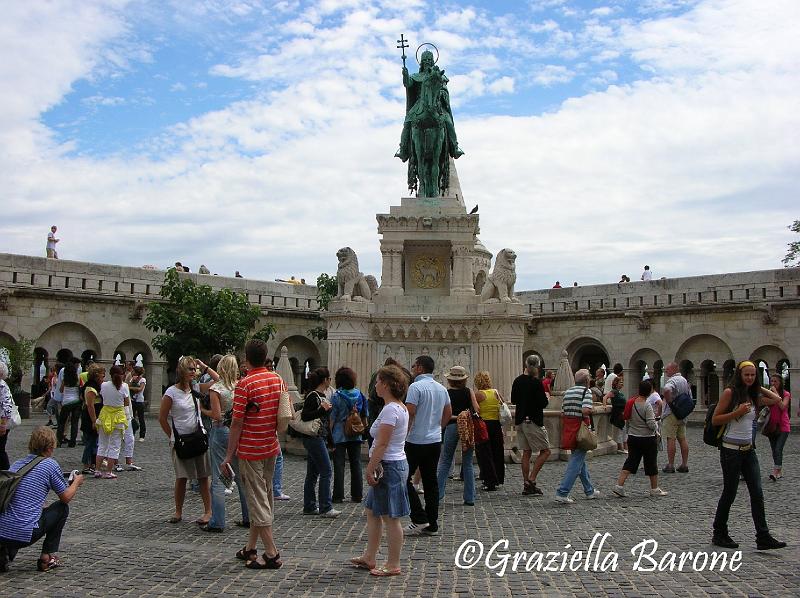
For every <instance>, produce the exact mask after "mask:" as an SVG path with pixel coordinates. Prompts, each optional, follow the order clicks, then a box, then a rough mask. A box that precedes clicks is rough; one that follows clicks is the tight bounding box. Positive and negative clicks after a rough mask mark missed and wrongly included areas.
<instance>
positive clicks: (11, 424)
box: [6, 397, 22, 430]
mask: <svg viewBox="0 0 800 598" xmlns="http://www.w3.org/2000/svg"><path fill="white" fill-rule="evenodd" d="M21 423H22V418H21V417H20V415H19V407H17V404H16V403H15V402H14V397H11V417H10V418H8V421H7V422H6V429H8V430H12V429H14V428H16V427H17V426H18V425H20V424H21Z"/></svg>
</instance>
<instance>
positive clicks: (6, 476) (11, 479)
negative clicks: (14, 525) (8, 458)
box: [0, 457, 44, 513]
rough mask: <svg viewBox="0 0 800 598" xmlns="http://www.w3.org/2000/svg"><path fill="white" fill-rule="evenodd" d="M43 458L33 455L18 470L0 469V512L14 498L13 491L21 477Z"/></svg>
mask: <svg viewBox="0 0 800 598" xmlns="http://www.w3.org/2000/svg"><path fill="white" fill-rule="evenodd" d="M43 460H44V457H34V458H33V459H31V461H30V463H27V464H25V466H23V467H22V468H21V469H20V470H19V471H5V470H4V471H0V513H4V512H5V510H6V509H7V508H8V505H9V504H10V503H11V499H12V498H14V493H15V492H16V491H17V486H19V483H20V482H21V481H22V478H23V477H24V476H25V474H26V473H28V472H29V471H30V470H31V469H33V468H34V467H36V466H37V465H39V463H41V462H42V461H43Z"/></svg>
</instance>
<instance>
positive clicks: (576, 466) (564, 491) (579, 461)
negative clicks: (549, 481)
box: [556, 449, 594, 496]
mask: <svg viewBox="0 0 800 598" xmlns="http://www.w3.org/2000/svg"><path fill="white" fill-rule="evenodd" d="M578 476H580V478H581V484H583V492H584V494H586V496H591V495H592V494H594V486H592V480H591V479H589V470H588V469H587V468H586V451H579V450H577V449H573V451H572V455H571V456H570V458H569V461H568V462H567V469H566V471H564V478H563V479H562V480H561V485H560V486H559V487H558V490H556V494H557V495H558V496H569V493H570V492H572V487H573V486H574V485H575V479H576V478H577V477H578Z"/></svg>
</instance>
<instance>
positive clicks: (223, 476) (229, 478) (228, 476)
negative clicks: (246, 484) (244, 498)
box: [219, 463, 236, 494]
mask: <svg viewBox="0 0 800 598" xmlns="http://www.w3.org/2000/svg"><path fill="white" fill-rule="evenodd" d="M235 477H236V474H234V473H233V467H231V464H230V463H228V464H227V465H226V467H225V471H221V472H220V474H219V479H220V481H221V482H222V484H223V485H224V486H225V494H233V487H234V485H235V484H236V482H234V481H233V480H234V478H235Z"/></svg>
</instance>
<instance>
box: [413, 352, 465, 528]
mask: <svg viewBox="0 0 800 598" xmlns="http://www.w3.org/2000/svg"><path fill="white" fill-rule="evenodd" d="M434 368H435V364H434V362H433V358H431V357H430V356H429V355H420V356H419V357H417V359H416V360H415V361H414V365H413V366H412V367H411V373H412V375H414V376H415V378H414V382H413V383H412V384H411V386H409V387H408V393H407V394H406V407H407V408H408V418H409V422H408V436H407V437H406V459H407V460H408V501H409V503H411V524H410V525H409V526H408V527H406V528H405V530H404V531H405V534H406V535H419V534H423V535H427V536H435V535H437V534H438V533H439V483H438V481H437V479H436V468H437V466H438V464H439V453H440V452H441V448H442V428H444V427H445V425H446V424H447V422H449V421H450V416H451V415H452V413H453V409H452V407H451V406H450V395H448V394H447V389H445V387H444V386H442V385H441V384H439V383H438V382H437V381H436V380H434V379H433V371H434ZM417 468H419V470H420V474H421V476H422V488H423V490H424V492H425V507H424V508H423V507H422V502H421V501H420V499H419V495H418V494H417V491H416V490H415V489H414V483H413V479H414V474H415V473H416V471H417Z"/></svg>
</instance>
